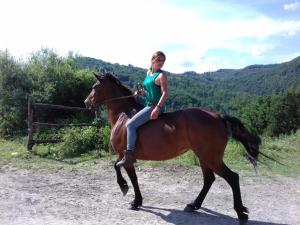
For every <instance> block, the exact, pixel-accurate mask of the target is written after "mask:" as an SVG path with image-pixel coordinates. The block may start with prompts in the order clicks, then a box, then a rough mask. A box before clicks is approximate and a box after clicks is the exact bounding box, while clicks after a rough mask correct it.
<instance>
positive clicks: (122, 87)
mask: <svg viewBox="0 0 300 225" xmlns="http://www.w3.org/2000/svg"><path fill="white" fill-rule="evenodd" d="M104 76H105V77H106V78H108V79H109V80H110V81H112V82H113V83H115V84H116V85H117V86H118V87H119V88H120V90H121V91H122V93H123V94H124V96H128V95H133V92H132V91H131V90H130V89H129V87H127V86H125V85H124V84H122V82H121V81H120V80H119V79H118V78H117V77H116V76H115V75H114V74H112V73H110V72H106V73H105V75H104ZM132 98H133V99H134V101H135V102H136V104H137V105H138V108H142V107H143V106H142V105H141V104H140V103H139V102H138V101H136V99H135V98H134V97H132Z"/></svg>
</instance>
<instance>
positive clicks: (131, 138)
mask: <svg viewBox="0 0 300 225" xmlns="http://www.w3.org/2000/svg"><path fill="white" fill-rule="evenodd" d="M152 110H153V109H152V108H151V107H150V106H146V107H145V108H143V109H142V110H141V111H139V112H138V113H137V114H135V115H134V116H133V117H132V118H130V119H129V120H128V121H127V123H126V127H127V150H129V151H130V150H133V149H134V147H135V141H136V130H137V128H138V127H139V126H141V125H143V124H144V123H146V122H148V121H149V120H150V115H151V112H152ZM161 112H162V111H160V113H161Z"/></svg>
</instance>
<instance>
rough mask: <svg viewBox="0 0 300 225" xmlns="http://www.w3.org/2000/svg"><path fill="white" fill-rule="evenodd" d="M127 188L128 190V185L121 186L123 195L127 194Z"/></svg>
mask: <svg viewBox="0 0 300 225" xmlns="http://www.w3.org/2000/svg"><path fill="white" fill-rule="evenodd" d="M128 190H129V187H128V185H124V187H122V188H121V191H122V193H123V196H125V195H126V194H127V192H128Z"/></svg>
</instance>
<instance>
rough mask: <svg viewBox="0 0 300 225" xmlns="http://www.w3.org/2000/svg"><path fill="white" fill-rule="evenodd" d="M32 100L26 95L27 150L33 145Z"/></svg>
mask: <svg viewBox="0 0 300 225" xmlns="http://www.w3.org/2000/svg"><path fill="white" fill-rule="evenodd" d="M33 107H34V106H33V100H32V99H31V97H28V118H27V122H28V142H27V150H32V147H33V145H34V140H33Z"/></svg>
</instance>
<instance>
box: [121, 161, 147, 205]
mask: <svg viewBox="0 0 300 225" xmlns="http://www.w3.org/2000/svg"><path fill="white" fill-rule="evenodd" d="M124 168H125V170H126V172H127V174H128V176H129V178H130V180H131V183H132V186H133V189H134V200H133V201H132V202H131V203H130V205H131V209H134V210H136V209H138V207H139V206H141V205H142V204H143V197H142V194H141V191H140V188H139V184H138V179H137V176H136V173H135V168H134V165H128V166H124Z"/></svg>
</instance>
